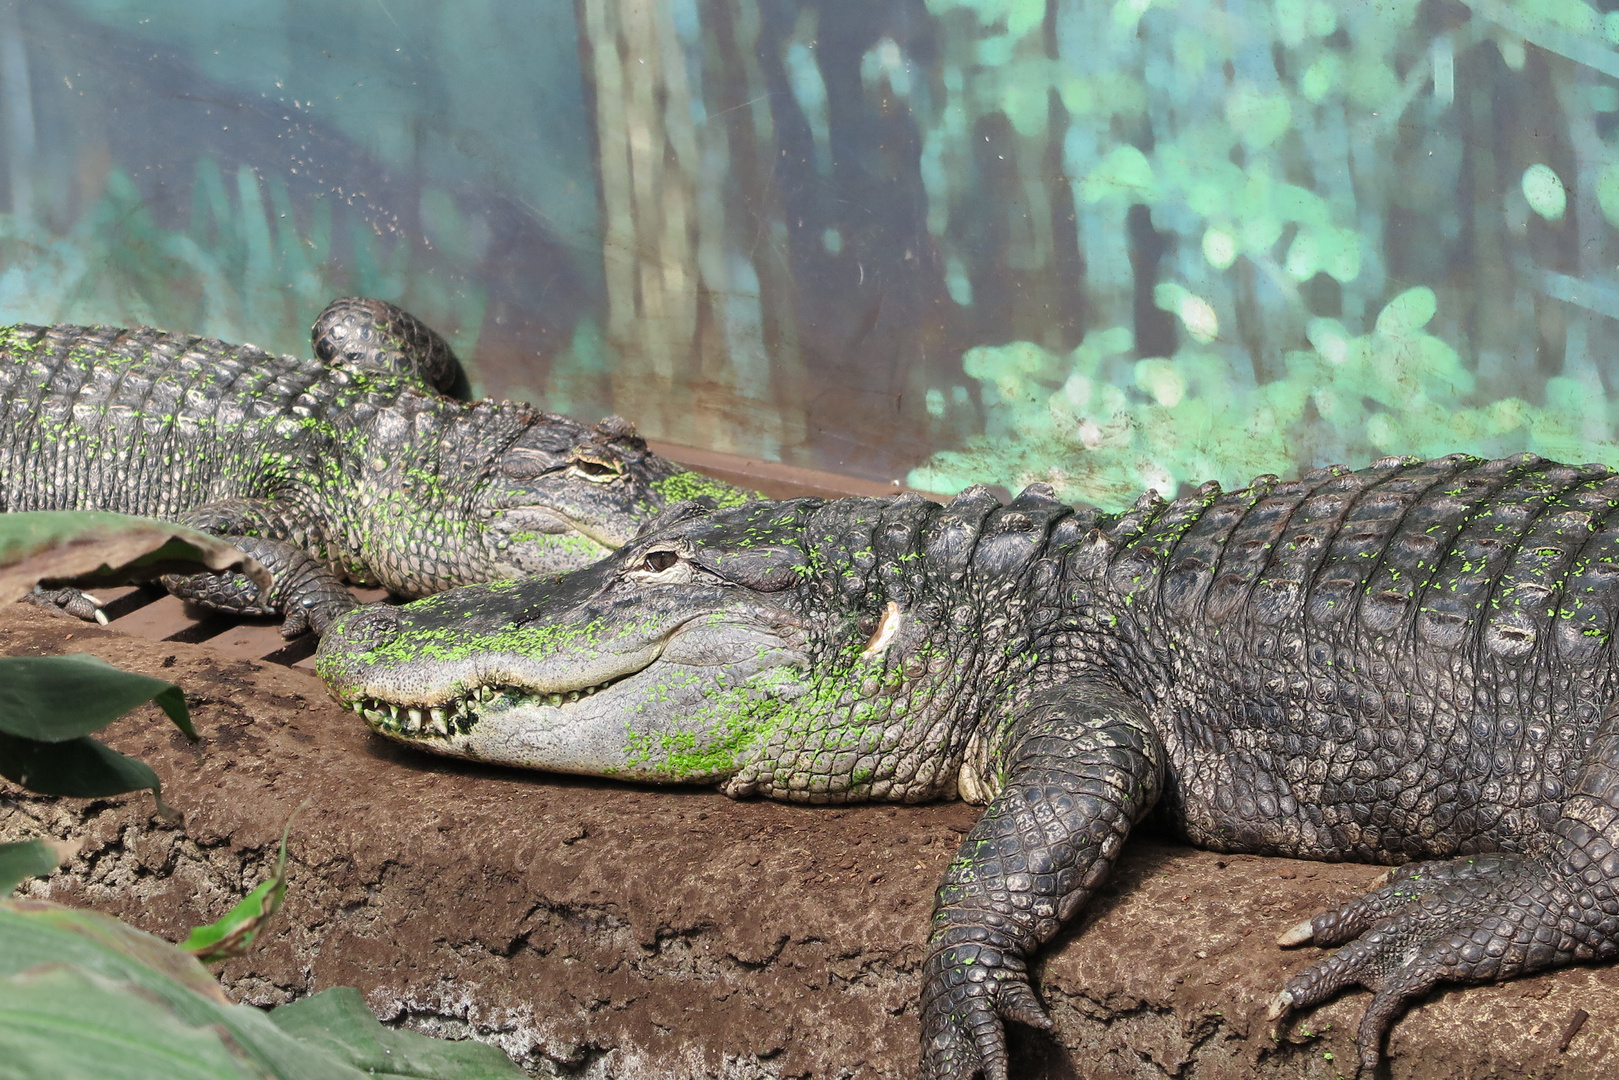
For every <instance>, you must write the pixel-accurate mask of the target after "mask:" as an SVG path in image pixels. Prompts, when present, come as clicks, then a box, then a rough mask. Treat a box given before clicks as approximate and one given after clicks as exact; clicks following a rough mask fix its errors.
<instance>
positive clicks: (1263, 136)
mask: <svg viewBox="0 0 1619 1080" xmlns="http://www.w3.org/2000/svg"><path fill="white" fill-rule="evenodd" d="M1225 115H1226V120H1227V122H1228V123H1230V124H1231V130H1232V131H1235V132H1236V133H1237V137H1238V138H1240V139H1241V140H1242V141H1243V142H1245V143H1247V144H1248V145H1249V146H1250V147H1252V148H1254V149H1256V150H1257V149H1259V148H1260V147H1264V146H1269V145H1270V144H1271V143H1273V142H1275V141H1276V140H1277V139H1279V138H1281V137H1282V136H1283V135H1284V134H1286V133H1287V129H1288V126H1289V125H1290V124H1292V123H1293V106H1292V104H1291V103H1289V102H1288V100H1287V95H1286V94H1267V93H1265V92H1264V91H1262V90H1260V89H1258V88H1257V87H1254V86H1249V85H1243V86H1239V87H1237V88H1236V89H1235V90H1233V91H1232V92H1231V94H1230V95H1229V96H1228V97H1227V98H1226V107H1225Z"/></svg>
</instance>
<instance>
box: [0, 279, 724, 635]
mask: <svg viewBox="0 0 1619 1080" xmlns="http://www.w3.org/2000/svg"><path fill="white" fill-rule="evenodd" d="M368 320H370V321H369V322H368ZM314 338H315V350H316V352H317V354H318V357H317V358H313V359H297V358H294V357H290V356H274V355H271V354H269V353H266V352H264V351H263V350H261V349H258V348H255V347H253V346H251V345H229V344H226V343H224V342H221V341H218V340H215V339H213V338H205V337H195V336H187V335H179V334H168V333H164V332H162V331H158V330H153V329H150V328H146V327H141V328H136V329H119V328H116V327H107V326H94V327H84V326H70V325H60V326H52V327H44V326H29V325H18V326H11V327H6V328H0V511H14V510H72V509H97V510H109V511H114V512H119V513H127V514H139V515H143V516H147V517H159V518H166V519H169V520H174V521H179V522H182V523H184V524H188V525H192V526H196V527H198V528H202V529H204V530H206V531H208V532H213V533H217V534H221V535H225V536H230V537H231V538H232V539H233V542H235V543H236V545H237V546H238V547H240V548H242V549H243V550H244V551H247V552H248V553H250V554H252V555H253V556H254V557H256V558H257V559H258V560H259V561H260V562H262V563H264V564H265V565H266V566H267V567H269V568H270V569H271V571H272V574H273V576H274V580H273V583H272V586H271V589H270V591H269V593H268V594H267V595H264V596H260V595H259V591H258V589H257V587H256V586H253V585H252V584H251V583H249V582H248V581H247V580H246V579H245V578H242V577H240V576H232V575H217V576H216V575H207V574H204V575H196V576H193V577H188V578H167V579H165V584H166V585H168V586H169V588H170V590H171V591H173V592H175V593H177V594H178V595H181V596H183V597H185V598H186V599H189V600H194V601H197V602H200V603H202V604H205V605H207V606H211V607H214V608H218V609H220V610H223V611H228V612H232V613H235V614H240V615H275V614H279V615H282V616H283V617H284V619H285V621H284V623H283V626H282V632H283V633H284V634H285V635H286V636H288V637H292V636H296V635H297V634H298V633H301V632H302V631H304V630H305V629H306V628H307V629H312V630H313V631H315V632H316V633H319V632H321V631H322V630H324V629H325V627H326V625H327V624H328V623H329V622H330V621H331V619H332V618H333V617H335V616H336V615H337V614H339V613H340V612H342V611H346V610H348V609H349V608H351V607H353V606H355V600H354V599H353V597H352V596H351V594H350V593H349V592H348V590H347V589H346V588H344V586H343V584H342V581H343V580H344V579H346V580H348V581H351V582H354V583H357V584H362V585H374V586H381V587H384V588H386V589H387V590H388V591H389V592H391V593H393V594H395V595H397V596H400V597H405V598H412V597H419V596H424V595H427V594H430V593H433V592H438V591H441V590H443V589H448V588H451V587H453V586H457V585H465V584H469V583H472V582H480V581H490V580H495V579H500V578H507V577H512V576H515V575H519V574H526V573H538V572H558V571H563V570H569V569H573V568H575V567H579V566H584V565H587V564H589V563H591V562H593V561H595V560H596V559H598V558H600V557H601V556H602V555H604V554H606V553H607V552H608V551H610V550H611V549H612V548H614V547H616V546H618V545H619V544H622V543H623V542H625V541H626V540H628V539H629V538H630V537H631V536H633V535H634V533H635V531H636V529H637V528H638V527H639V526H640V525H641V523H642V522H643V521H645V520H646V519H648V518H650V517H651V516H653V515H654V514H655V513H656V512H657V511H658V510H659V509H661V508H662V507H663V506H664V505H666V504H667V503H668V502H669V501H671V499H679V498H687V497H691V496H693V495H708V496H710V497H713V498H715V499H717V500H719V501H722V502H735V501H737V500H739V499H741V498H745V497H746V493H743V492H740V491H739V490H738V489H736V488H732V487H730V486H729V485H725V484H721V483H718V482H716V481H713V480H710V479H708V478H706V477H701V476H699V475H697V474H695V473H691V472H688V471H686V470H685V469H683V468H682V467H680V466H678V465H676V464H674V463H673V462H670V461H667V460H665V459H663V458H661V457H659V456H657V455H655V454H653V453H651V452H650V451H649V450H648V449H647V446H646V443H645V441H644V440H642V439H641V438H640V437H639V436H638V435H637V434H636V432H635V429H634V428H633V427H632V426H631V425H630V424H629V423H627V422H625V421H623V420H621V419H618V418H616V417H609V418H608V419H606V420H603V421H602V422H601V423H599V424H596V425H595V426H593V427H587V426H585V425H582V424H579V423H576V422H575V421H573V420H569V419H567V418H566V417H562V416H557V415H554V414H550V413H546V412H543V411H541V410H539V409H537V408H534V407H532V406H529V405H526V404H521V403H516V402H510V401H505V402H497V401H489V400H484V401H476V402H462V401H458V400H455V399H453V398H451V397H448V396H446V395H444V394H442V393H440V392H439V389H438V388H454V386H456V385H457V382H458V380H459V381H461V382H464V376H460V374H459V372H460V368H459V364H458V363H456V362H455V358H454V354H453V353H451V352H450V350H449V347H448V346H447V345H445V344H444V342H443V340H442V339H440V338H439V337H438V336H437V335H436V334H433V333H432V331H431V330H428V329H427V328H426V327H425V326H422V325H421V324H420V323H418V322H417V321H416V320H415V319H413V318H412V317H411V316H409V315H408V314H406V313H405V312H403V311H400V310H399V309H398V308H394V307H393V306H392V305H388V304H384V303H382V302H381V301H366V300H362V299H355V298H348V299H345V300H340V301H337V302H336V303H335V304H334V305H332V307H331V308H328V310H327V312H325V313H323V314H322V316H321V318H320V320H318V321H317V323H316V325H315V330H314ZM45 599H46V600H47V601H55V602H57V603H58V604H61V605H62V606H65V607H67V608H68V609H69V610H70V611H72V612H73V613H75V614H79V615H81V616H87V615H89V614H92V613H93V611H92V610H90V608H91V602H89V601H87V600H85V599H84V598H83V595H82V594H77V593H75V592H73V591H72V590H62V591H60V592H57V593H49V594H45Z"/></svg>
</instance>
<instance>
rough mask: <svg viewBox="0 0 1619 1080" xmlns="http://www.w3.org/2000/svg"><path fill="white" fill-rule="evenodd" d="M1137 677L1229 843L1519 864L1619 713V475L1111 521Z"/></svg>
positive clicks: (1435, 464)
mask: <svg viewBox="0 0 1619 1080" xmlns="http://www.w3.org/2000/svg"><path fill="white" fill-rule="evenodd" d="M1107 532H1108V533H1109V538H1110V540H1111V542H1112V543H1111V544H1110V545H1109V546H1110V549H1111V551H1110V555H1111V557H1110V558H1109V560H1108V563H1107V567H1106V570H1105V573H1106V575H1107V583H1108V586H1109V591H1110V592H1111V593H1112V594H1113V595H1114V596H1116V597H1118V598H1119V599H1120V600H1121V601H1122V604H1121V607H1120V610H1122V611H1123V612H1125V613H1126V614H1125V615H1124V617H1123V618H1122V619H1121V624H1120V632H1119V633H1118V635H1117V639H1116V641H1115V647H1116V648H1117V649H1118V651H1117V652H1116V653H1115V657H1116V659H1115V661H1114V663H1115V664H1117V665H1118V666H1119V667H1120V669H1121V671H1126V672H1128V677H1129V678H1130V679H1131V680H1132V681H1133V682H1135V683H1136V684H1137V685H1138V686H1140V687H1141V688H1142V689H1143V690H1144V691H1145V692H1146V694H1147V696H1148V697H1149V699H1150V700H1153V701H1154V702H1155V703H1156V704H1155V708H1156V710H1157V714H1158V724H1159V726H1160V730H1161V731H1162V732H1163V734H1164V737H1165V742H1166V746H1167V748H1168V750H1169V753H1170V758H1171V762H1172V772H1173V777H1172V780H1173V783H1172V785H1171V790H1170V792H1169V796H1170V805H1171V806H1172V808H1173V809H1172V813H1173V814H1174V816H1175V817H1177V818H1179V819H1180V823H1181V824H1182V825H1183V826H1184V827H1185V828H1186V830H1187V831H1188V832H1189V833H1190V834H1191V835H1192V837H1193V838H1194V839H1196V840H1198V841H1199V842H1202V843H1205V844H1208V845H1210V846H1212V847H1215V848H1217V849H1227V850H1249V851H1254V850H1258V851H1275V852H1282V853H1292V854H1299V855H1307V856H1314V857H1336V858H1354V859H1363V860H1372V859H1385V860H1386V859H1391V858H1392V859H1398V858H1402V857H1412V856H1425V855H1435V854H1446V853H1452V852H1456V851H1461V852H1467V851H1470V850H1508V851H1511V850H1519V849H1521V848H1523V847H1524V846H1526V845H1529V844H1531V838H1536V837H1539V836H1540V835H1541V834H1543V832H1544V830H1545V828H1546V827H1547V826H1548V824H1549V822H1551V821H1555V820H1556V817H1557V814H1558V812H1559V808H1560V806H1561V804H1562V801H1563V798H1564V796H1565V793H1566V791H1567V789H1568V787H1569V785H1570V784H1571V783H1572V780H1573V777H1574V773H1575V771H1576V770H1577V768H1578V766H1579V763H1580V762H1581V760H1582V759H1583V757H1584V754H1585V751H1586V749H1587V748H1588V746H1589V744H1590V740H1591V738H1592V736H1593V733H1594V732H1595V730H1596V727H1597V724H1598V723H1599V722H1600V721H1601V719H1602V717H1603V716H1604V715H1605V714H1606V712H1607V711H1608V710H1609V709H1610V708H1611V705H1612V702H1613V700H1614V697H1615V665H1614V655H1613V627H1614V625H1615V621H1616V619H1619V475H1615V474H1614V473H1612V472H1610V471H1609V470H1607V469H1605V468H1602V467H1600V466H1591V465H1588V466H1568V465H1559V464H1556V463H1553V462H1548V461H1543V460H1541V459H1539V458H1536V457H1534V456H1532V455H1522V456H1519V457H1515V458H1509V459H1505V460H1501V461H1489V462H1485V461H1480V460H1478V459H1476V458H1471V457H1467V456H1464V455H1454V456H1451V457H1446V458H1440V459H1437V460H1434V461H1429V462H1419V461H1416V460H1414V459H1394V458H1390V459H1385V460H1383V461H1380V462H1378V463H1377V464H1375V465H1374V466H1373V467H1371V468H1369V469H1365V470H1361V471H1359V472H1350V471H1349V470H1347V469H1342V468H1339V469H1332V470H1320V471H1317V472H1314V473H1311V474H1309V475H1307V476H1305V477H1303V478H1301V479H1300V480H1297V481H1293V482H1289V483H1278V482H1276V481H1275V478H1273V477H1270V478H1261V479H1260V480H1259V481H1256V482H1255V484H1254V485H1253V486H1252V487H1250V488H1247V489H1244V490H1242V491H1237V492H1231V493H1228V494H1221V493H1220V492H1219V489H1218V488H1216V487H1214V486H1212V485H1206V486H1205V488H1204V489H1202V490H1201V491H1200V492H1199V494H1198V495H1197V496H1195V497H1193V498H1190V499H1183V500H1178V501H1177V502H1175V503H1171V504H1168V505H1167V506H1166V505H1164V504H1161V503H1160V504H1158V505H1157V506H1148V505H1146V504H1143V506H1142V507H1141V508H1140V509H1138V510H1137V511H1135V512H1133V513H1132V514H1127V515H1125V516H1124V517H1123V518H1121V519H1119V520H1117V521H1115V522H1114V523H1112V525H1111V526H1110V528H1109V529H1108V530H1107Z"/></svg>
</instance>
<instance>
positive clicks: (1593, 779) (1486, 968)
mask: <svg viewBox="0 0 1619 1080" xmlns="http://www.w3.org/2000/svg"><path fill="white" fill-rule="evenodd" d="M1306 941H1308V942H1312V943H1313V944H1316V945H1322V946H1333V945H1341V946H1342V948H1339V949H1338V951H1337V952H1335V953H1333V954H1332V955H1331V956H1328V957H1326V958H1325V959H1322V960H1320V961H1318V962H1316V963H1315V964H1312V965H1311V966H1310V967H1308V968H1306V969H1304V970H1303V971H1301V972H1299V973H1298V974H1297V975H1295V976H1293V978H1292V979H1290V980H1288V983H1287V986H1286V988H1285V989H1283V991H1282V992H1281V994H1280V995H1278V997H1277V999H1276V1002H1275V1004H1274V1005H1273V1006H1272V1007H1271V1018H1272V1019H1273V1020H1274V1019H1279V1018H1280V1017H1282V1016H1283V1015H1285V1014H1286V1013H1287V1012H1288V1011H1290V1010H1292V1009H1302V1008H1308V1007H1309V1006H1312V1005H1315V1004H1318V1003H1320V1002H1322V1001H1325V1000H1326V999H1327V998H1329V997H1332V996H1333V995H1335V994H1337V993H1338V992H1339V991H1340V990H1343V989H1345V988H1346V987H1350V986H1356V985H1359V986H1364V987H1366V988H1367V989H1368V990H1371V991H1372V1000H1371V1003H1370V1004H1369V1005H1368V1006H1367V1007H1366V1013H1365V1015H1364V1016H1363V1017H1362V1019H1361V1023H1360V1031H1359V1033H1358V1035H1357V1038H1356V1042H1357V1045H1358V1047H1359V1050H1360V1063H1361V1067H1362V1068H1364V1069H1371V1068H1374V1067H1375V1066H1376V1065H1377V1062H1378V1059H1379V1058H1380V1057H1381V1056H1382V1044H1383V1037H1384V1035H1385V1034H1386V1033H1387V1032H1388V1029H1389V1027H1390V1026H1391V1025H1392V1024H1393V1023H1394V1021H1395V1020H1396V1019H1398V1018H1399V1015H1400V1013H1401V1012H1403V1011H1404V1010H1405V1006H1406V1004H1407V1002H1408V1001H1409V1000H1410V999H1411V998H1413V997H1415V996H1416V995H1418V994H1422V993H1424V992H1426V991H1427V990H1429V989H1430V988H1431V987H1433V986H1435V985H1436V984H1438V983H1441V982H1463V983H1476V982H1494V981H1497V980H1501V979H1511V978H1515V977H1517V976H1519V975H1528V974H1531V973H1533V972H1536V971H1544V970H1546V969H1548V968H1555V967H1562V966H1563V965H1565V964H1570V963H1575V962H1579V961H1589V960H1607V959H1611V958H1613V957H1614V956H1616V955H1619V719H1616V718H1615V717H1614V716H1610V717H1608V718H1607V719H1606V720H1605V721H1603V725H1602V728H1601V729H1600V730H1599V732H1598V733H1597V737H1596V739H1595V741H1594V743H1593V744H1592V747H1591V750H1590V752H1589V754H1588V755H1587V757H1586V760H1585V764H1584V766H1583V767H1582V769H1581V771H1580V775H1579V777H1578V779H1577V780H1576V782H1575V784H1574V790H1573V794H1572V795H1570V796H1569V798H1568V800H1567V801H1566V802H1565V803H1564V804H1563V813H1562V817H1561V818H1560V819H1559V820H1558V821H1557V823H1556V825H1554V826H1553V827H1552V835H1551V837H1550V842H1549V843H1548V845H1547V848H1546V850H1544V851H1542V852H1540V853H1539V854H1537V855H1534V856H1530V855H1517V854H1492V855H1470V856H1464V857H1462V858H1456V859H1446V860H1440V861H1435V862H1424V863H1415V864H1412V865H1409V866H1402V867H1400V868H1398V869H1397V870H1395V871H1394V872H1393V873H1391V874H1390V875H1389V882H1388V884H1387V885H1384V886H1383V887H1382V888H1380V889H1377V890H1376V891H1374V892H1371V893H1369V894H1367V895H1366V896H1363V897H1360V898H1358V899H1355V900H1351V901H1349V902H1348V903H1346V904H1344V905H1342V906H1341V907H1338V908H1337V909H1335V910H1332V911H1327V912H1323V913H1322V914H1320V915H1317V916H1315V917H1314V918H1313V919H1311V920H1310V921H1309V922H1308V923H1304V924H1300V925H1299V926H1297V927H1294V928H1293V929H1292V930H1289V931H1288V932H1287V933H1286V934H1283V935H1282V938H1281V944H1283V945H1297V944H1303V943H1304V942H1306ZM1346 943H1347V944H1346Z"/></svg>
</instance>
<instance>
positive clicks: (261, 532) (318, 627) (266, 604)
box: [163, 499, 358, 638]
mask: <svg viewBox="0 0 1619 1080" xmlns="http://www.w3.org/2000/svg"><path fill="white" fill-rule="evenodd" d="M183 520H184V524H187V525H190V526H191V527H192V528H196V529H201V530H203V531H204V532H209V533H213V534H215V535H217V536H224V537H228V538H229V539H230V542H231V543H232V544H233V545H234V546H236V547H237V548H239V549H240V550H241V551H243V552H246V553H247V554H249V555H251V556H253V557H254V558H255V559H257V560H258V561H259V562H260V563H262V564H263V565H264V567H265V569H267V570H268V571H269V572H270V588H269V591H268V592H266V593H265V594H264V595H262V596H261V595H260V594H259V589H258V586H256V585H254V584H253V583H252V582H251V581H249V580H248V579H247V578H246V577H244V576H243V575H241V574H238V573H234V572H232V573H224V574H169V575H167V576H165V577H164V578H163V585H164V587H165V588H167V589H168V590H169V591H170V592H171V593H173V594H174V595H175V596H178V597H180V598H181V599H182V600H187V601H190V602H191V603H194V604H200V605H202V606H203V607H207V608H212V609H214V610H216V611H223V612H226V613H228V614H231V615H246V616H264V615H281V616H282V617H283V622H282V624H281V635H282V637H287V638H293V637H297V636H298V635H299V634H301V633H303V632H304V631H305V630H313V631H314V632H315V633H316V634H321V633H324V632H325V630H326V627H327V626H328V625H330V624H331V622H332V620H333V619H335V618H337V617H338V616H339V615H341V614H343V612H345V611H348V610H349V609H350V608H353V607H356V606H358V601H356V600H355V599H354V595H353V594H352V593H350V592H349V590H348V588H347V587H346V586H345V585H344V584H343V582H342V581H341V580H340V579H339V578H338V576H337V575H336V574H334V573H333V572H332V571H331V570H330V569H329V568H327V567H326V566H325V565H323V564H321V563H320V562H318V561H317V560H316V559H315V558H314V557H313V556H311V555H310V554H309V553H308V552H307V551H305V550H304V549H303V548H302V547H300V546H298V545H297V544H294V543H292V542H291V541H289V540H288V539H286V536H287V534H288V533H289V532H290V528H289V526H288V524H287V517H286V516H285V515H283V514H282V513H281V512H280V510H279V509H278V508H277V507H276V505H275V504H274V503H272V502H266V501H262V500H258V499H222V500H220V501H218V502H215V503H209V504H207V505H205V506H201V507H198V508H197V509H195V510H192V511H190V512H189V513H187V514H186V515H185V516H184V519H183Z"/></svg>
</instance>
